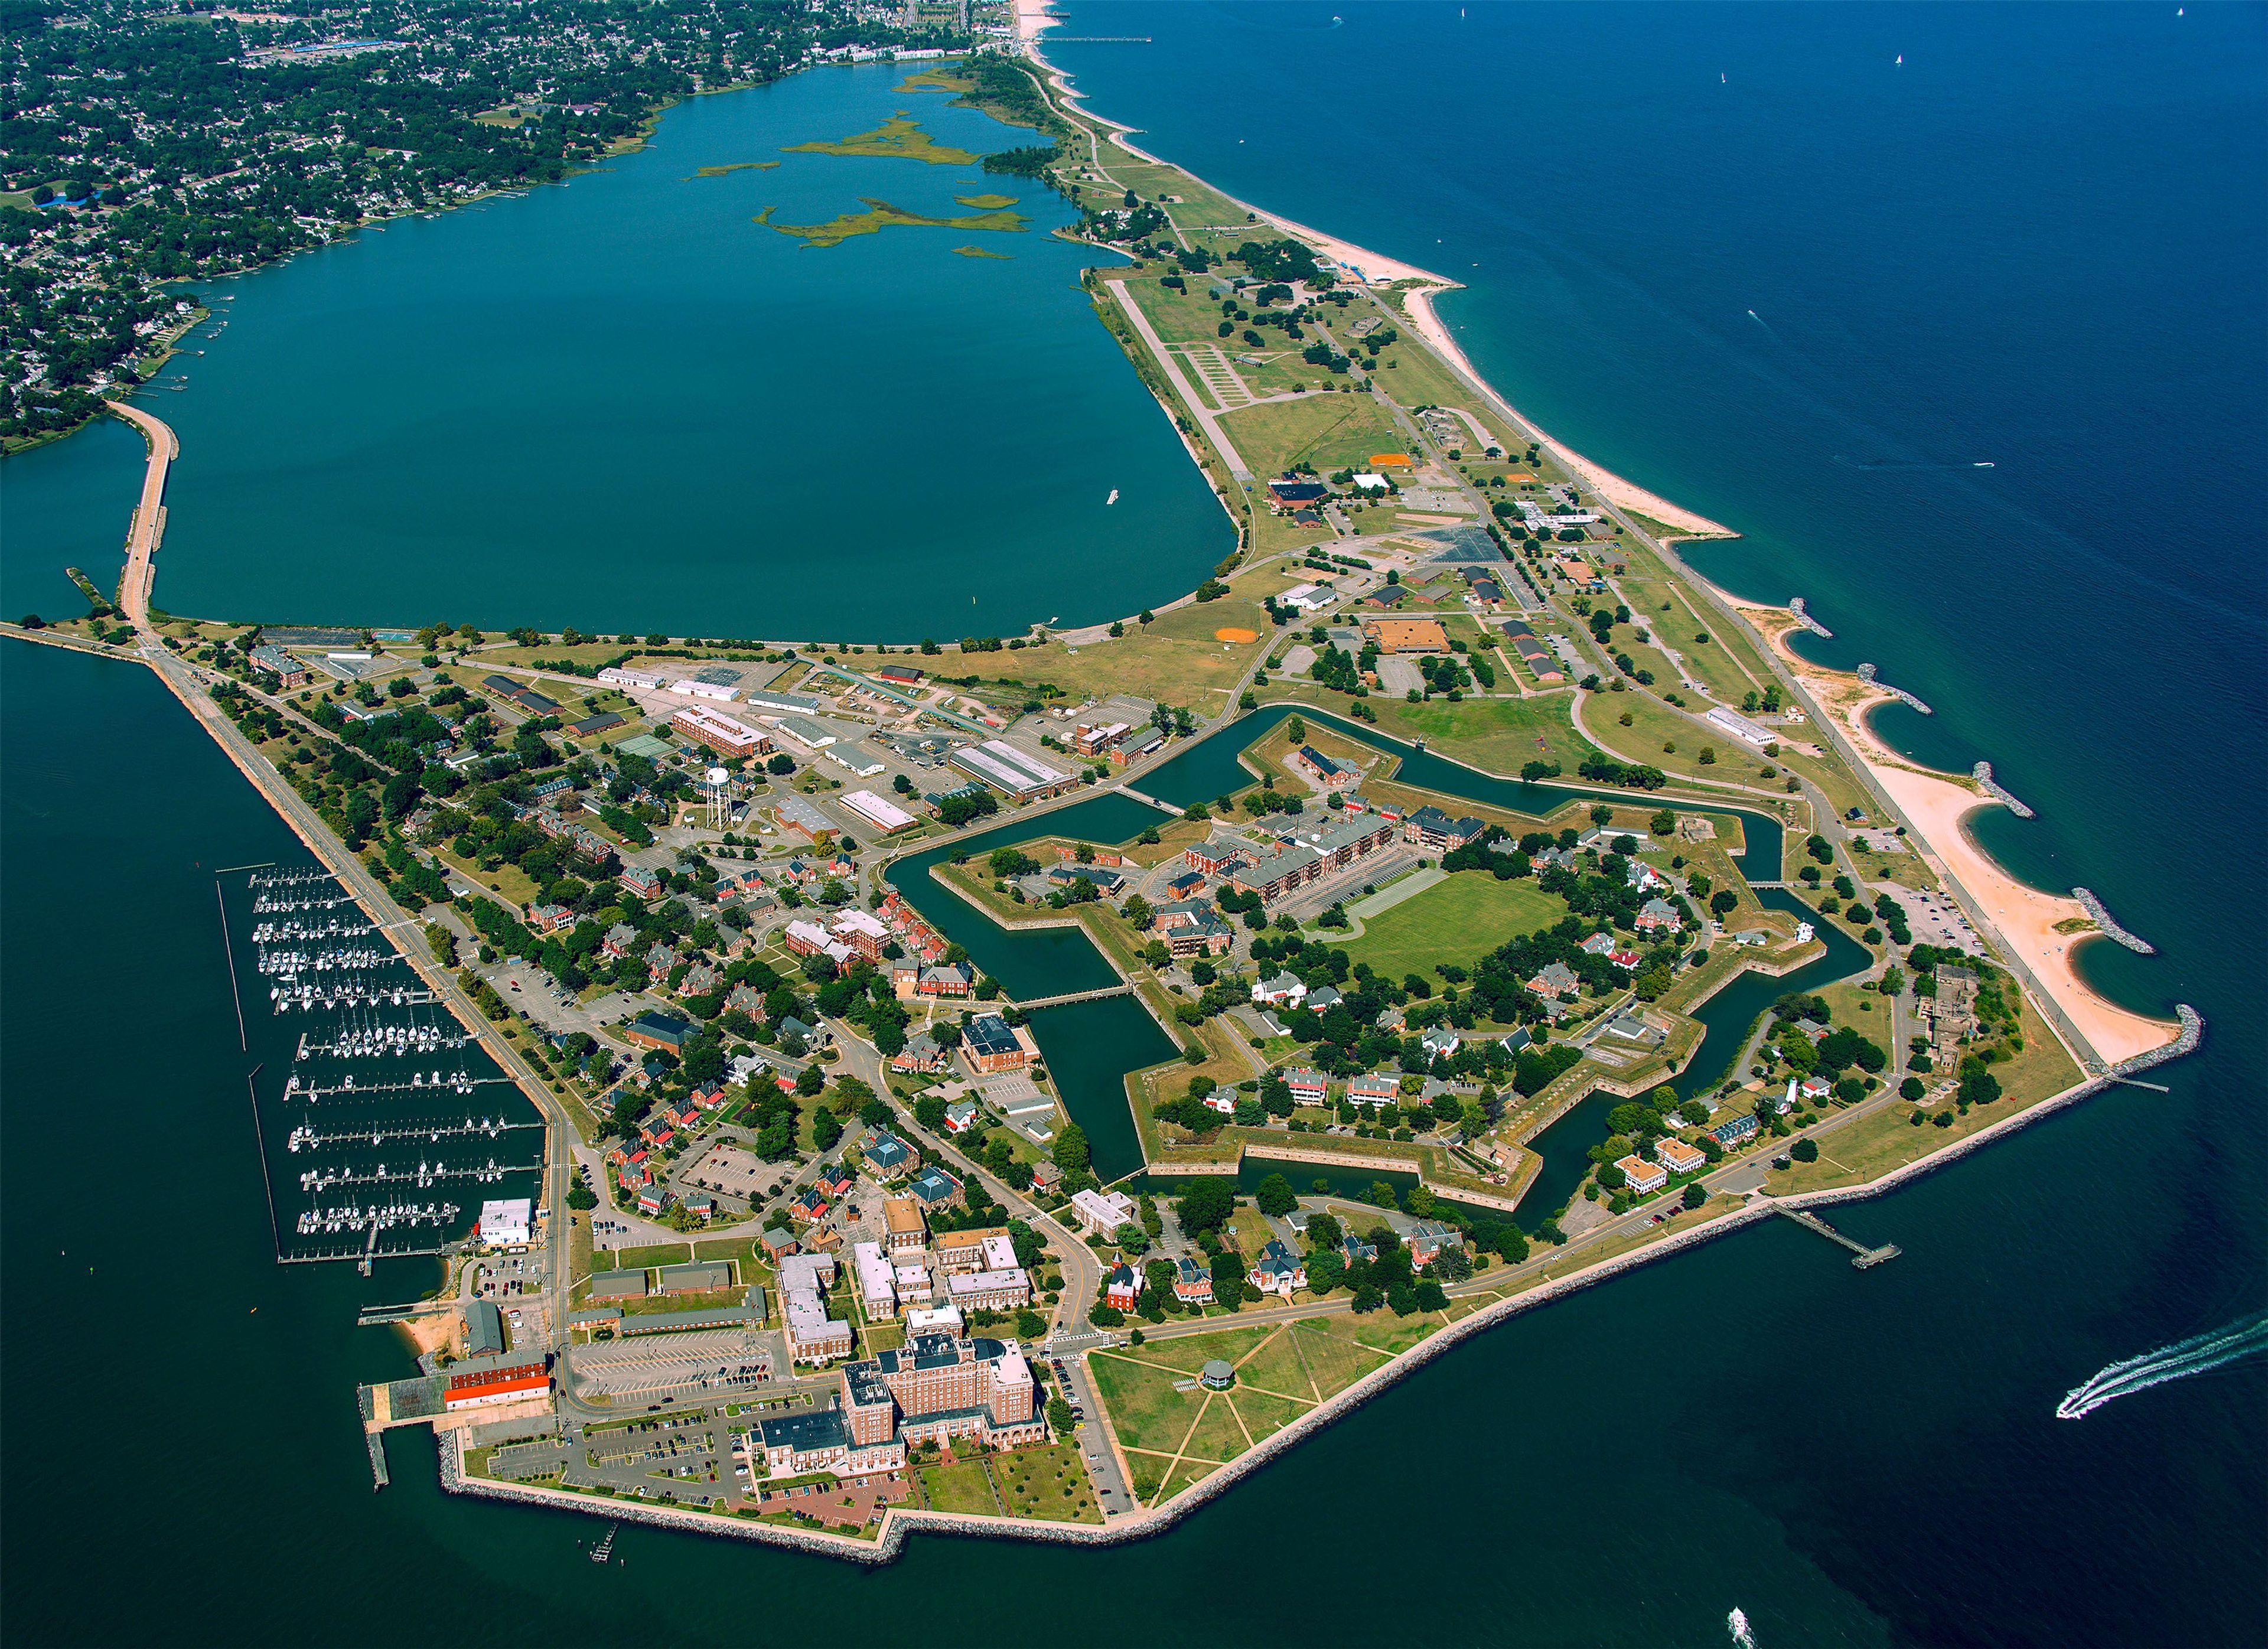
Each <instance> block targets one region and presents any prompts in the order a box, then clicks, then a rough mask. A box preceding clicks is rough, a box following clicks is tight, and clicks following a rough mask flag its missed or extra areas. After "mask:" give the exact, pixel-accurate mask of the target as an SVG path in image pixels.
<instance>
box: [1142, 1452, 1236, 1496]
mask: <svg viewBox="0 0 2268 1649" xmlns="http://www.w3.org/2000/svg"><path fill="white" fill-rule="evenodd" d="M1219 1469H1220V1468H1219V1467H1218V1466H1213V1465H1208V1464H1206V1463H1205V1462H1204V1461H1182V1464H1181V1466H1180V1467H1179V1468H1178V1469H1176V1470H1175V1473H1174V1476H1173V1480H1172V1481H1171V1482H1169V1483H1167V1484H1166V1487H1165V1491H1164V1492H1162V1493H1161V1494H1160V1495H1159V1496H1158V1498H1157V1499H1156V1500H1153V1501H1152V1502H1151V1504H1152V1505H1160V1504H1161V1503H1163V1502H1164V1501H1167V1500H1170V1499H1172V1498H1174V1497H1175V1495H1177V1494H1179V1493H1180V1492H1181V1491H1182V1490H1184V1489H1187V1488H1189V1486H1191V1485H1192V1484H1194V1483H1203V1482H1204V1480H1205V1479H1206V1478H1208V1477H1210V1476H1212V1475H1213V1473H1214V1472H1216V1471H1218V1470H1219Z"/></svg>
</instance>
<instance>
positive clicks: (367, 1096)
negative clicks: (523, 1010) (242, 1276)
mask: <svg viewBox="0 0 2268 1649" xmlns="http://www.w3.org/2000/svg"><path fill="white" fill-rule="evenodd" d="M233 880H234V879H233V878H231V877H224V878H223V879H222V881H221V910H222V932H223V936H224V939H225V945H224V947H223V951H224V954H225V957H226V958H227V959H228V960H229V962H230V965H231V973H232V978H233V975H234V974H235V972H236V970H237V966H238V964H239V963H241V964H242V968H243V972H244V973H245V974H246V975H247V977H248V978H251V979H259V980H266V981H268V982H269V1001H270V1002H271V1004H272V1005H274V1007H275V1010H276V1013H277V1014H279V1015H281V1014H284V1013H296V1014H304V1015H306V1016H308V1017H309V1018H310V1019H311V1020H313V1023H312V1024H310V1025H309V1026H308V1027H306V1029H304V1030H301V1031H299V1032H298V1034H297V1036H296V1038H295V1039H294V1040H293V1042H292V1043H291V1056H290V1058H289V1059H288V1060H285V1061H282V1062H280V1064H278V1065H277V1066H276V1067H265V1066H263V1067H262V1068H261V1069H260V1070H255V1071H254V1073H253V1076H252V1078H251V1082H250V1086H251V1091H252V1104H253V1115H254V1139H255V1142H256V1143H257V1145H259V1148H260V1154H261V1172H262V1175H263V1179H264V1181H265V1183H266V1187H267V1190H268V1196H269V1204H270V1224H271V1226H272V1227H273V1228H274V1231H275V1236H276V1258H277V1259H278V1261H280V1262H283V1263H303V1262H315V1261H324V1260H344V1261H349V1262H351V1263H355V1264H357V1266H360V1267H363V1268H365V1269H367V1268H368V1267H370V1266H371V1265H372V1264H374V1263H376V1262H377V1261H379V1260H381V1259H386V1258H389V1257H394V1256H399V1255H426V1254H437V1253H443V1252H446V1251H448V1250H450V1249H451V1248H453V1246H454V1245H455V1244H456V1243H457V1242H459V1241H460V1240H462V1239H463V1238H464V1237H465V1236H466V1235H467V1234H468V1228H469V1226H470V1223H471V1222H470V1215H469V1213H468V1202H469V1203H473V1204H476V1203H477V1202H478V1200H479V1199H478V1198H470V1199H468V1198H466V1197H464V1196H462V1195H459V1196H448V1195H446V1190H447V1189H450V1188H467V1189H470V1188H475V1187H478V1188H481V1189H482V1191H483V1193H485V1192H486V1190H487V1189H489V1188H491V1187H496V1188H502V1187H504V1186H505V1185H507V1184H508V1183H510V1182H518V1184H519V1187H520V1188H522V1189H527V1190H533V1189H534V1187H535V1186H536V1184H538V1183H539V1182H540V1176H541V1145H540V1143H539V1144H536V1145H533V1146H532V1147H531V1148H529V1149H528V1151H527V1154H526V1155H525V1156H522V1155H520V1154H519V1152H516V1151H515V1152H509V1153H508V1152H504V1151H503V1150H500V1149H499V1146H500V1145H503V1144H504V1142H505V1141H506V1140H507V1139H508V1137H510V1136H511V1135H512V1134H513V1133H516V1132H517V1133H522V1134H525V1133H530V1132H533V1133H535V1134H537V1135H538V1137H539V1140H540V1137H541V1127H542V1124H541V1122H540V1121H539V1120H538V1119H537V1118H536V1117H535V1115H534V1111H533V1109H532V1108H527V1107H525V1106H519V1107H515V1106H513V1105H512V1102H511V1101H506V1102H505V1105H504V1107H503V1108H499V1106H498V1104H497V1100H496V1098H495V1097H494V1096H491V1097H490V1098H489V1099H488V1100H487V1101H484V1102H483V1103H482V1105H481V1106H480V1107H479V1108H474V1107H471V1106H467V1107H466V1108H465V1109H463V1110H461V1111H459V1112H457V1113H456V1114H454V1115H449V1114H446V1113H442V1112H440V1111H439V1107H441V1106H443V1105H453V1104H457V1103H461V1102H462V1101H466V1100H467V1099H468V1098H469V1097H470V1096H472V1095H473V1094H475V1093H479V1092H482V1090H487V1089H493V1088H497V1087H500V1086H501V1087H509V1086H512V1079H511V1078H509V1077H507V1076H505V1075H504V1073H503V1072H502V1071H499V1070H498V1069H497V1067H496V1065H495V1064H492V1063H491V1062H490V1060H489V1059H488V1058H487V1057H486V1056H485V1055H483V1054H482V1053H481V1051H480V1050H479V1049H478V1048H477V1047H476V1046H474V1044H476V1043H477V1042H478V1041H479V1038H478V1037H477V1036H475V1035H474V1034H470V1033H469V1032H468V1031H467V1030H466V1029H465V1028H464V1027H461V1026H460V1025H459V1024H458V1023H457V1022H456V1021H455V1020H452V1019H450V1018H449V1017H447V1015H446V1012H443V1011H441V1010H440V1009H439V1008H438V1004H437V999H436V997H434V995H433V993H432V992H431V990H426V989H425V988H424V986H423V983H422V982H420V981H419V979H418V977H417V975H416V972H415V971H414V970H413V969H412V968H410V967H409V963H408V962H407V961H404V959H403V958H402V957H401V955H400V954H399V953H396V952H395V951H394V948H393V947H392V946H390V945H388V944H387V943H385V942H384V941H383V940H382V939H379V938H377V937H376V935H377V934H378V933H379V929H377V928H376V927H374V926H373V925H372V924H371V922H370V921H369V919H368V917H365V915H364V914H363V913H362V911H361V910H360V909H359V908H358V907H357V908H355V909H345V908H342V907H346V906H350V905H352V904H353V902H352V901H351V900H350V899H349V898H348V896H347V894H346V892H345V890H344V889H343V888H342V887H340V885H339V883H338V882H337V881H336V880H335V879H334V878H333V877H332V876H331V874H330V873H329V872H327V871H325V870H323V869H321V868H320V867H315V866H283V867H275V866H271V867H268V868H264V869H261V870H259V871H256V872H253V873H252V874H251V875H250V876H248V877H247V878H246V879H245V880H243V881H242V882H241V883H239V884H236V887H235V888H234V891H233V894H232V887H231V884H232V882H233ZM237 939H246V940H247V941H248V943H247V944H244V945H239V944H237V943H236V942H235V941H236V940H237ZM413 1062H414V1063H413ZM270 1070H272V1071H273V1074H268V1075H266V1076H263V1071H270ZM445 1096H446V1097H445ZM303 1108H304V1109H303ZM279 1113H280V1114H281V1115H279ZM319 1114H320V1122H319V1121H317V1120H316V1118H317V1115H319ZM270 1121H273V1122H275V1123H276V1127H275V1128H274V1129H273V1130H270V1129H269V1127H268V1126H267V1123H269V1122H270ZM271 1140H273V1141H276V1142H277V1143H278V1144H279V1145H280V1146H281V1152H280V1153H279V1156H278V1158H277V1159H270V1158H269V1154H268V1153H269V1141H271ZM404 1147H407V1148H409V1152H414V1154H405V1152H404ZM281 1162H289V1164H290V1167H289V1168H288V1169H281V1168H280V1167H279V1163H281ZM422 1193H435V1194H434V1195H431V1196H426V1195H421V1194H422Z"/></svg>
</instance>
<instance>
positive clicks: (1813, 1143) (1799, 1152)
mask: <svg viewBox="0 0 2268 1649" xmlns="http://www.w3.org/2000/svg"><path fill="white" fill-rule="evenodd" d="M1787 1154H1788V1155H1789V1156H1791V1157H1793V1158H1794V1159H1796V1160H1797V1161H1798V1162H1816V1161H1818V1160H1819V1142H1818V1141H1817V1140H1815V1139H1814V1138H1813V1137H1811V1136H1810V1135H1808V1134H1806V1135H1805V1136H1804V1137H1802V1138H1800V1139H1799V1140H1797V1141H1796V1142H1795V1143H1794V1144H1793V1145H1790V1146H1789V1147H1788V1148H1787ZM1696 1189H1698V1188H1696Z"/></svg>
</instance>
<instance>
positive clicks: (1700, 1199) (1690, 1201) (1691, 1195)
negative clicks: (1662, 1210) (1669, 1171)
mask: <svg viewBox="0 0 2268 1649" xmlns="http://www.w3.org/2000/svg"><path fill="white" fill-rule="evenodd" d="M1805 1143H1806V1144H1809V1143H1810V1142H1809V1141H1808V1140H1807V1141H1806V1142H1805ZM1708 1200H1709V1193H1708V1190H1707V1189H1706V1188H1705V1187H1703V1186H1702V1185H1700V1184H1698V1183H1696V1184H1692V1185H1689V1186H1687V1187H1686V1188H1685V1198H1684V1201H1685V1206H1686V1207H1688V1208H1698V1207H1700V1206H1701V1204H1704V1203H1705V1202H1707V1201H1708Z"/></svg>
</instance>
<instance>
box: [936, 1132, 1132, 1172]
mask: <svg viewBox="0 0 2268 1649" xmlns="http://www.w3.org/2000/svg"><path fill="white" fill-rule="evenodd" d="M924 1125H926V1124H924ZM1053 1155H1054V1157H1055V1159H1056V1167H1058V1168H1061V1169H1062V1170H1063V1171H1064V1178H1065V1179H1071V1178H1075V1177H1077V1176H1078V1175H1079V1174H1086V1173H1087V1172H1088V1171H1089V1168H1090V1166H1091V1165H1092V1163H1093V1161H1094V1156H1093V1153H1092V1152H1091V1151H1090V1150H1089V1148H1088V1146H1087V1143H1086V1130H1085V1129H1084V1128H1081V1127H1080V1126H1079V1124H1078V1123H1064V1125H1063V1129H1062V1130H1061V1131H1060V1132H1058V1133H1057V1135H1056V1143H1055V1146H1054V1151H1053Z"/></svg>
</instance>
